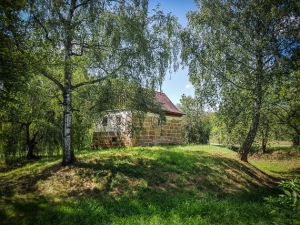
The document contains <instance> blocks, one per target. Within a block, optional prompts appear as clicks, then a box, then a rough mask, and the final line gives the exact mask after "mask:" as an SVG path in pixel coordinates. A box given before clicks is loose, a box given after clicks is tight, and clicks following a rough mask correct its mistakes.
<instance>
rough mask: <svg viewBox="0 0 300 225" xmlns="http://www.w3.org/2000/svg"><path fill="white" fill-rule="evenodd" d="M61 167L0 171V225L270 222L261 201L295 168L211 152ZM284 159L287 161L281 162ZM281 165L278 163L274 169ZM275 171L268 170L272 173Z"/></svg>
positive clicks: (149, 154)
mask: <svg viewBox="0 0 300 225" xmlns="http://www.w3.org/2000/svg"><path fill="white" fill-rule="evenodd" d="M76 156H77V159H78V161H77V162H76V163H75V164H74V165H72V166H69V167H61V166H60V162H61V159H60V157H49V158H42V159H41V160H39V161H31V162H28V163H27V164H25V165H23V166H22V167H20V168H18V167H8V166H5V165H2V166H1V173H0V182H1V187H0V204H1V206H0V221H2V224H122V225H123V224H270V223H271V222H274V221H275V219H274V218H273V217H272V216H271V215H270V214H269V212H270V208H269V206H268V205H267V204H266V203H265V202H264V200H263V197H264V196H269V195H276V194H278V191H277V190H276V189H274V183H275V181H278V177H279V175H280V176H281V175H282V177H285V176H286V177H287V176H288V174H289V171H292V170H293V171H294V174H291V175H295V176H299V171H298V172H297V169H298V168H299V166H298V165H299V164H298V165H297V164H296V161H297V160H298V159H297V160H296V159H295V163H293V166H291V165H290V167H289V169H288V170H285V169H284V168H285V166H281V168H280V167H278V168H277V171H278V172H276V173H272V174H271V171H272V170H274V169H270V170H269V169H266V168H268V166H272V163H271V162H272V161H269V160H266V159H264V158H262V157H261V158H253V159H252V158H251V159H250V161H251V163H252V162H253V164H254V165H256V166H257V167H259V168H261V169H262V170H264V171H265V172H266V173H268V174H271V175H274V176H269V175H268V174H266V173H265V172H262V171H260V170H259V169H257V168H256V167H255V166H253V165H250V164H246V163H242V162H240V161H239V159H238V156H237V153H236V152H233V151H231V150H228V149H226V148H221V147H216V146H199V145H186V146H165V147H159V146H158V147H145V148H143V147H136V148H128V149H111V150H98V151H95V150H91V151H81V152H77V153H76ZM286 160H287V159H286ZM284 163H286V162H285V161H284V160H282V161H281V164H280V165H284ZM272 168H273V167H272Z"/></svg>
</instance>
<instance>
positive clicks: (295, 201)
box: [264, 178, 300, 224]
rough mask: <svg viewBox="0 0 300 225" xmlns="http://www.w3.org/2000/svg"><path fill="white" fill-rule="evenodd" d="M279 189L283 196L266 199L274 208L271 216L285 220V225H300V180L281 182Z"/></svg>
mask: <svg viewBox="0 0 300 225" xmlns="http://www.w3.org/2000/svg"><path fill="white" fill-rule="evenodd" d="M278 187H279V188H280V189H281V190H282V191H283V194H280V195H279V196H278V197H277V198H275V197H266V198H264V199H265V200H266V201H267V202H268V203H269V204H271V206H272V208H273V210H272V211H271V214H272V215H274V216H277V217H280V218H285V220H286V223H285V224H300V223H299V222H300V179H297V178H295V179H293V180H289V181H281V182H279V185H278Z"/></svg>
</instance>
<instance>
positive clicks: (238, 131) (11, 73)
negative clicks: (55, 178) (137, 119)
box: [0, 0, 300, 165]
mask: <svg viewBox="0 0 300 225" xmlns="http://www.w3.org/2000/svg"><path fill="white" fill-rule="evenodd" d="M195 4H196V5H197V9H198V10H196V11H193V12H187V18H188V26H187V27H182V26H181V25H180V24H179V23H178V21H177V18H176V17H175V16H174V15H171V14H168V15H165V14H163V12H162V11H161V9H160V8H159V6H158V7H157V8H156V9H154V10H152V9H149V8H148V1H147V0H124V1H104V0H103V1H99V0H82V1H81V0H69V1H61V0H53V1H44V0H28V1H25V0H23V1H13V0H4V1H2V3H1V6H0V29H1V31H0V35H1V37H0V41H1V43H0V46H1V50H0V57H1V58H0V63H1V67H0V124H1V127H0V128H1V129H0V151H1V153H0V154H1V157H4V158H5V159H6V161H7V163H10V162H12V161H14V160H15V159H18V158H20V157H25V156H26V157H27V158H28V159H31V158H35V157H37V156H40V155H62V165H69V164H72V163H73V162H74V161H75V159H76V158H75V154H74V151H76V150H83V149H90V148H91V140H92V134H93V124H94V122H95V121H97V120H100V119H101V117H102V116H103V115H104V114H105V110H107V109H112V108H117V107H118V106H119V105H118V104H119V103H120V101H121V100H120V99H119V97H120V96H126V99H130V100H131V102H132V104H128V106H127V107H128V110H132V111H133V112H139V113H140V115H141V118H143V114H144V113H146V112H147V111H149V110H151V109H153V107H154V108H155V107H157V106H155V105H154V99H153V96H154V95H153V91H155V90H159V88H160V86H161V84H162V81H163V80H164V76H165V74H166V71H167V70H168V69H170V68H172V69H173V70H175V71H176V69H178V68H179V67H180V66H186V67H188V68H189V74H188V75H189V78H190V81H191V82H192V84H193V85H194V87H195V89H196V93H195V98H192V97H190V96H182V99H181V104H180V105H179V108H180V109H181V110H182V111H183V112H184V113H185V114H186V115H185V118H184V120H183V128H184V129H183V137H184V139H185V141H186V142H187V143H202V144H205V143H209V142H214V143H218V144H222V145H227V146H232V147H236V148H238V151H239V152H240V153H241V160H243V161H248V159H247V156H248V154H249V153H250V151H251V149H252V147H253V146H257V145H258V146H261V149H262V151H263V152H265V151H266V146H267V145H268V144H269V143H270V142H274V141H289V142H291V143H293V145H296V146H299V143H300V115H299V112H300V98H299V96H300V93H299V91H300V89H299V87H300V70H299V68H300V57H299V56H300V25H299V21H300V19H299V18H300V15H299V12H300V3H299V1H297V0H263V1H261V0H251V1H246V0H241V1H233V0H225V1H206V0H201V1H200V0H199V1H198V0H197V1H195ZM120 90H122V95H120ZM115 96H118V99H116V98H115ZM151 107H152V108H151Z"/></svg>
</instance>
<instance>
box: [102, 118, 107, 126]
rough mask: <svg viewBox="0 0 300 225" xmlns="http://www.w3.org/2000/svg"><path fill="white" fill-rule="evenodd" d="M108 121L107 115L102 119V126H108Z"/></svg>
mask: <svg viewBox="0 0 300 225" xmlns="http://www.w3.org/2000/svg"><path fill="white" fill-rule="evenodd" d="M107 122H108V119H107V117H104V118H103V119H102V126H104V127H106V126H107Z"/></svg>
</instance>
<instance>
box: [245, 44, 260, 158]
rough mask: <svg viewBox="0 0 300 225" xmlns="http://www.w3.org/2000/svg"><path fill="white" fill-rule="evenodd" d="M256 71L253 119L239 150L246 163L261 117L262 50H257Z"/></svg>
mask: <svg viewBox="0 0 300 225" xmlns="http://www.w3.org/2000/svg"><path fill="white" fill-rule="evenodd" d="M256 58H257V69H256V76H255V82H256V84H255V90H254V107H253V117H252V122H251V127H250V129H249V132H248V134H247V137H246V139H245V141H244V143H243V145H242V149H241V160H242V161H244V162H248V154H249V152H250V150H251V147H252V144H253V141H254V138H255V136H256V133H257V130H258V126H259V121H260V115H261V112H260V110H261V107H262V98H263V90H262V82H263V80H262V77H263V54H262V49H258V50H257V55H256Z"/></svg>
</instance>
